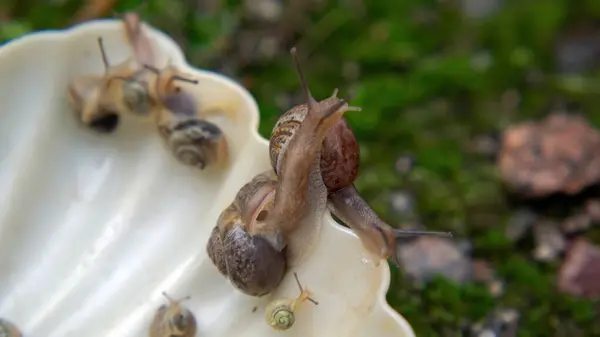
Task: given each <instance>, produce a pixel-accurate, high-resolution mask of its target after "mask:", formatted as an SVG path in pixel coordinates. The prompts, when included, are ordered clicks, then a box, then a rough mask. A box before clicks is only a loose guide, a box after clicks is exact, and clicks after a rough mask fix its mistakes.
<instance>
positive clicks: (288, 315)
mask: <svg viewBox="0 0 600 337" xmlns="http://www.w3.org/2000/svg"><path fill="white" fill-rule="evenodd" d="M267 322H269V325H270V326H271V327H273V328H274V329H276V330H287V329H289V328H291V327H292V326H293V325H294V323H295V322H296V317H295V315H294V312H293V311H292V309H291V308H290V306H289V305H286V304H284V305H279V306H277V307H275V308H274V309H273V310H270V311H267Z"/></svg>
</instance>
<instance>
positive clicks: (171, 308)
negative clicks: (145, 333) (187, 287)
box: [149, 292, 197, 337]
mask: <svg viewBox="0 0 600 337" xmlns="http://www.w3.org/2000/svg"><path fill="white" fill-rule="evenodd" d="M162 294H163V296H164V297H165V298H166V299H167V300H168V301H169V304H168V305H165V304H163V305H161V306H160V307H159V308H158V310H157V311H156V314H155V315H154V319H153V321H152V324H151V325H150V331H149V336H150V337H194V336H196V329H197V325H196V318H195V317H194V314H192V312H191V311H189V310H188V309H187V308H185V307H183V306H182V305H181V301H184V300H188V299H190V297H189V296H186V297H184V298H181V299H178V300H175V299H173V298H171V297H170V296H169V295H167V294H166V293H165V292H163V293H162Z"/></svg>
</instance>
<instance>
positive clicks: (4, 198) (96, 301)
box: [0, 20, 414, 337]
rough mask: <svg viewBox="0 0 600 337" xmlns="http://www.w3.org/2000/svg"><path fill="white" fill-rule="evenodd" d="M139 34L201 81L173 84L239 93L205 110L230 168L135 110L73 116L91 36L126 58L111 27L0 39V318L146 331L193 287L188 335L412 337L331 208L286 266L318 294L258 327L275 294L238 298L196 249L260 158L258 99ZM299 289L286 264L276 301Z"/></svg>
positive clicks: (50, 334)
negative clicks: (104, 124)
mask: <svg viewBox="0 0 600 337" xmlns="http://www.w3.org/2000/svg"><path fill="white" fill-rule="evenodd" d="M148 31H149V33H150V34H151V36H152V37H153V38H154V39H155V43H156V46H157V49H158V50H157V51H158V54H159V55H158V57H159V61H160V59H162V62H166V60H167V58H168V57H170V58H171V59H172V61H173V63H174V64H176V65H178V66H180V67H181V68H182V70H184V71H185V72H189V73H191V74H194V75H196V76H197V77H198V78H199V79H200V84H199V85H197V86H195V87H194V86H191V87H187V89H188V90H192V91H193V92H195V93H196V94H197V95H198V97H199V99H200V100H201V101H202V102H208V103H210V102H217V101H219V100H230V99H233V100H234V102H238V103H239V104H238V105H237V110H238V111H237V112H236V114H237V117H236V120H235V121H233V122H232V121H229V120H227V119H224V118H223V119H221V120H215V122H216V123H217V124H218V125H220V126H221V127H222V128H223V130H224V131H225V134H226V135H227V136H228V138H229V142H230V149H231V162H232V165H231V167H230V169H228V170H227V171H225V172H210V171H208V172H207V171H205V172H200V171H198V170H196V169H193V168H188V167H185V166H183V165H181V164H179V163H178V162H177V161H176V160H175V159H173V158H172V156H170V155H169V153H168V152H167V150H166V149H165V147H164V146H163V143H162V142H161V139H160V138H159V136H158V133H157V132H156V130H155V129H154V128H153V127H152V126H151V125H149V124H148V123H144V122H141V121H140V120H136V119H128V118H125V119H122V123H121V124H120V126H119V128H118V129H117V131H116V132H115V133H113V134H109V135H103V134H98V133H95V132H93V131H92V130H90V129H87V128H85V127H82V126H81V125H80V124H79V123H77V122H76V120H75V118H74V116H73V113H72V111H71V110H70V108H69V106H68V104H67V98H66V86H67V83H68V81H69V80H70V79H72V78H73V77H74V76H79V75H85V74H101V73H102V71H103V68H102V63H101V59H100V53H99V52H98V46H97V41H96V39H97V37H98V36H102V37H103V38H104V44H105V46H106V50H107V53H108V56H109V59H110V61H111V63H113V64H116V63H119V62H122V61H123V60H124V59H125V58H127V57H129V56H130V55H131V52H130V49H129V46H128V45H127V44H126V43H125V40H124V35H123V32H122V26H121V24H120V22H118V21H114V20H107V21H94V22H89V23H85V24H82V25H79V26H76V27H74V28H71V29H68V30H63V31H48V32H39V33H35V34H30V35H27V36H24V37H22V38H20V39H17V40H15V41H12V42H11V43H9V44H6V45H4V46H2V47H1V48H0V74H2V76H0V101H1V102H2V104H3V108H2V112H1V114H2V119H1V122H0V191H2V194H0V317H2V318H6V319H8V320H10V321H12V322H13V323H15V324H16V325H17V326H19V327H20V329H21V330H22V331H23V333H24V335H25V336H26V337H70V336H78V337H81V336H85V337H96V336H98V337H100V336H102V337H106V336H118V337H130V336H132V337H133V336H146V335H147V328H148V326H149V323H150V321H151V319H152V316H153V314H154V312H155V310H156V308H157V307H158V306H159V305H161V304H163V303H165V299H164V298H163V297H162V295H161V292H162V291H166V292H167V293H168V294H169V295H171V296H173V297H183V296H186V295H191V300H189V301H187V302H185V305H186V306H187V307H188V308H189V309H191V310H192V311H193V313H194V314H195V316H196V319H197V321H198V334H197V335H198V336H205V337H212V336H215V337H217V336H218V337H224V336H227V337H243V336H248V337H254V336H261V337H268V336H282V335H287V336H290V337H292V336H319V337H321V336H323V337H338V336H339V337H350V336H356V337H361V336H365V337H366V336H378V337H387V336H389V337H392V336H393V337H413V336H414V333H413V331H412V329H411V328H410V326H409V324H408V323H407V322H406V321H405V320H404V319H403V318H402V317H401V316H400V315H398V314H397V313H396V312H394V311H393V310H392V309H391V308H390V307H389V306H388V304H387V303H386V301H385V293H386V291H387V289H388V286H389V279H390V275H389V267H388V265H387V264H386V263H381V264H379V266H375V265H374V264H373V263H372V262H368V261H367V253H366V252H365V250H364V249H363V247H362V245H361V243H360V241H359V240H358V239H357V237H356V236H355V235H354V234H352V233H351V232H350V231H349V230H347V229H345V228H343V227H341V226H339V225H337V224H336V223H335V222H334V221H333V220H332V218H331V217H330V216H327V217H326V218H325V220H324V221H325V222H326V224H325V226H324V228H323V231H322V234H321V238H320V242H319V243H318V245H317V247H316V250H315V251H314V254H313V255H311V257H310V258H309V259H308V260H307V261H306V262H305V263H304V264H302V265H301V266H299V267H298V268H296V269H295V271H297V272H298V275H299V277H300V280H301V282H302V283H303V284H304V285H305V286H306V287H308V288H309V289H310V290H312V291H313V293H314V298H315V299H317V300H318V301H319V302H320V304H319V306H313V305H311V304H309V303H306V306H304V307H303V308H302V309H301V310H300V312H299V313H298V314H297V318H296V325H295V326H294V327H293V328H292V329H290V330H288V331H286V332H276V331H274V330H271V328H270V327H268V326H267V325H266V323H265V320H264V309H265V306H266V303H267V302H268V301H269V300H271V299H273V297H265V298H252V297H248V296H245V295H243V294H241V293H240V292H239V291H236V290H235V289H234V288H233V287H232V286H231V285H230V284H229V282H228V281H227V280H226V279H225V278H224V277H223V276H222V275H220V274H219V273H218V271H217V269H216V268H215V267H214V265H213V264H212V263H211V261H210V259H209V258H208V257H207V255H206V250H205V246H206V241H207V239H208V235H209V233H210V232H211V230H212V228H213V226H214V225H215V221H216V218H217V216H218V215H219V213H220V211H221V210H222V209H223V208H224V207H226V206H227V205H228V204H229V203H230V202H231V201H232V199H233V197H234V196H235V194H236V192H237V190H238V189H239V188H240V187H241V186H242V185H243V184H244V183H245V182H247V181H248V180H249V179H251V178H252V177H253V176H254V175H255V174H257V173H259V172H262V171H264V170H266V169H268V168H269V167H270V165H269V160H268V156H267V142H266V140H265V139H263V138H261V137H260V136H259V135H258V133H257V131H256V130H257V126H258V116H259V114H258V108H257V105H256V103H255V101H254V100H253V98H252V97H251V96H250V95H249V93H248V92H247V91H246V90H244V89H243V88H242V87H241V86H239V85H238V84H236V83H234V82H233V81H231V80H229V79H227V78H225V77H223V76H220V75H218V74H214V73H211V72H207V71H204V70H199V69H194V68H192V67H190V66H189V65H188V64H187V63H186V61H185V59H184V56H183V55H182V52H181V50H180V49H179V47H178V46H177V45H176V44H175V43H174V41H173V40H172V39H170V38H169V37H167V36H166V35H165V34H163V33H161V32H159V31H157V30H155V29H153V28H148ZM291 66H292V65H291V61H290V67H291ZM297 295H298V289H297V287H296V284H295V281H294V278H293V276H292V275H291V273H289V274H288V275H287V276H286V278H285V279H284V281H283V283H282V285H281V287H280V289H279V290H278V291H277V293H276V294H274V296H277V297H280V296H285V297H296V296H297ZM255 308H257V310H254V309H255ZM253 311H255V312H253Z"/></svg>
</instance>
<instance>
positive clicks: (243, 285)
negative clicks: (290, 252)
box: [224, 227, 287, 296]
mask: <svg viewBox="0 0 600 337" xmlns="http://www.w3.org/2000/svg"><path fill="white" fill-rule="evenodd" d="M224 247H225V250H226V251H229V253H228V254H226V255H225V256H226V264H227V267H228V268H227V269H228V271H229V279H230V280H231V282H232V283H233V285H234V286H235V287H236V288H238V289H240V290H241V291H242V292H244V293H246V294H248V295H251V296H263V295H266V294H268V293H270V292H271V291H273V289H275V288H277V286H278V285H279V284H280V283H281V280H283V276H284V275H285V271H286V263H287V261H286V258H285V253H284V252H280V251H277V250H276V249H275V248H274V247H273V246H272V245H271V243H270V242H269V241H267V240H266V239H265V238H263V237H261V236H258V235H250V234H248V232H246V231H244V230H243V229H242V228H241V227H236V228H233V229H232V230H231V231H229V233H227V236H226V237H225V242H224Z"/></svg>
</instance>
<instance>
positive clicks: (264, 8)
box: [244, 0, 284, 22]
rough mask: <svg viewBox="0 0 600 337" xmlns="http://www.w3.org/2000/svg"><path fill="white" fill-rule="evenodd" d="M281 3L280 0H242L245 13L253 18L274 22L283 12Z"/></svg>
mask: <svg viewBox="0 0 600 337" xmlns="http://www.w3.org/2000/svg"><path fill="white" fill-rule="evenodd" d="M283 5H284V4H283V1H281V0H245V1H244V9H245V11H246V14H247V15H248V16H249V17H251V18H253V19H256V20H260V21H264V22H276V21H277V20H278V19H279V18H280V17H281V14H282V13H283Z"/></svg>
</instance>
